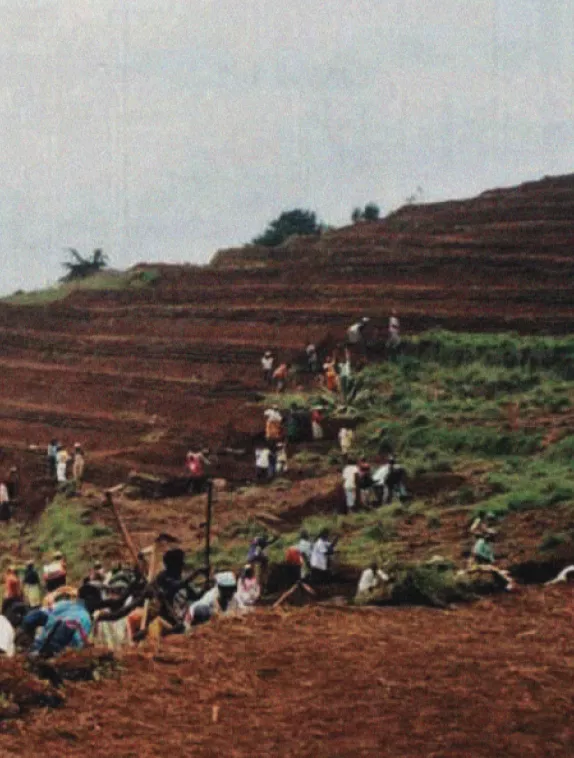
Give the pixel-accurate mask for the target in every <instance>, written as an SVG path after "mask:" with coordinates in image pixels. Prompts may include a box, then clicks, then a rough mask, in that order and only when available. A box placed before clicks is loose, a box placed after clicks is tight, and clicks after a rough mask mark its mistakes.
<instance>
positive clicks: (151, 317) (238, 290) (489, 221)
mask: <svg viewBox="0 0 574 758" xmlns="http://www.w3.org/2000/svg"><path fill="white" fill-rule="evenodd" d="M573 241H574V176H568V177H558V178H554V179H545V180H543V181H541V182H538V183H531V184H527V185H523V186H521V187H517V188H514V189H509V190H498V191H494V192H488V193H485V194H483V195H481V196H479V197H478V198H476V199H473V200H468V201H461V202H449V203H441V204H436V205H427V206H409V207H406V208H403V209H401V210H400V211H398V212H397V213H395V214H392V215H391V216H390V217H388V218H387V219H386V220H384V221H380V222H373V223H362V224H358V225H355V226H352V227H347V228H344V229H340V230H337V231H333V232H329V233H327V234H325V235H323V237H321V238H320V239H318V240H315V239H306V238H301V239H297V240H292V241H291V242H290V243H289V244H286V245H284V246H283V247H281V248H279V249H275V250H273V251H269V250H261V249H259V248H253V247H249V248H246V249H244V250H242V251H241V252H239V253H238V252H237V251H231V252H227V253H226V252H222V253H220V254H219V255H218V256H217V257H216V261H215V264H214V265H212V266H211V267H205V268H197V267H179V266H157V267H154V269H155V271H156V272H157V276H156V277H154V278H153V279H152V280H151V281H150V282H149V283H148V284H147V285H146V286H142V287H139V288H125V289H121V288H119V287H116V288H114V289H113V290H109V291H96V290H93V291H82V292H76V293H74V294H72V295H69V296H68V297H66V298H65V299H64V300H61V301H55V302H52V303H48V304H46V305H34V306H31V305H17V304H14V303H4V304H2V305H0V374H1V376H2V393H1V397H0V418H1V427H0V444H1V445H2V448H3V449H4V451H5V453H6V456H5V461H6V462H8V461H12V460H15V461H16V462H19V463H20V465H21V466H22V467H23V468H24V469H25V468H26V466H27V465H28V461H29V458H30V456H29V454H28V453H25V452H24V451H25V450H27V449H28V448H29V447H30V446H31V445H32V446H33V445H40V446H42V447H43V446H44V445H45V444H46V443H47V441H48V440H49V438H50V437H52V436H53V437H57V438H59V439H60V440H62V442H64V443H65V444H67V445H72V444H73V443H74V442H75V441H80V442H82V443H83V444H84V445H85V447H86V448H87V450H88V451H89V456H90V462H91V464H92V466H91V472H90V474H91V477H92V478H93V480H95V481H97V482H98V483H112V482H114V481H115V479H117V478H118V477H120V476H121V475H123V474H125V472H126V471H128V470H130V469H132V468H138V469H140V470H144V471H145V470H147V471H150V472H159V471H162V472H171V473H177V472H178V471H179V470H180V469H181V465H182V461H183V458H184V455H185V451H186V450H187V449H188V448H189V447H197V446H204V445H208V446H210V447H211V448H212V449H215V450H219V451H222V450H223V449H224V448H227V447H241V446H242V445H245V444H246V443H248V441H249V439H250V437H251V436H252V435H253V434H255V433H256V432H258V431H259V430H260V428H261V419H260V417H259V414H260V409H259V408H257V409H256V405H255V401H256V400H257V398H258V393H260V392H261V391H262V389H263V388H262V385H261V381H260V376H259V358H260V355H261V353H262V351H263V350H264V349H266V348H268V347H271V348H273V349H275V350H276V351H277V352H278V354H280V355H286V356H287V357H288V358H290V359H296V358H297V356H299V355H301V353H302V350H303V348H304V345H305V344H306V342H307V341H314V342H316V343H318V344H320V343H321V342H322V341H323V340H325V339H327V338H328V336H329V335H330V337H329V338H330V340H331V341H337V340H338V339H340V338H341V337H342V335H343V332H344V328H345V326H347V325H348V324H349V323H350V322H351V321H352V320H353V319H354V318H356V317H357V316H358V315H364V314H368V315H370V316H371V317H372V319H373V322H374V324H375V327H378V328H379V330H380V332H381V333H382V334H384V329H385V324H386V319H387V316H388V313H389V311H390V309H391V308H393V307H396V308H397V309H398V311H399V315H400V317H401V321H402V324H403V328H404V330H405V332H406V333H407V334H408V333H413V332H417V331H420V330H423V329H425V330H426V329H429V328H432V327H434V326H443V327H447V328H450V329H454V330H470V331H473V330H474V331H488V330H517V331H520V332H523V333H549V334H560V333H566V332H570V331H571V329H572V326H573V324H574V256H573V255H572V252H571V250H572V243H573ZM221 460H222V464H221V468H222V470H225V471H226V473H227V474H229V467H228V466H227V467H226V465H225V458H224V457H223V458H222V459H221ZM94 464H95V465H94Z"/></svg>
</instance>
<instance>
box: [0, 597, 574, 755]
mask: <svg viewBox="0 0 574 758" xmlns="http://www.w3.org/2000/svg"><path fill="white" fill-rule="evenodd" d="M571 632H572V620H571V591H570V590H569V589H568V588H563V589H552V590H540V589H537V590H525V591H524V592H523V593H522V594H521V595H519V596H506V597H504V598H497V599H496V601H481V602H480V603H477V604H476V605H474V606H471V607H463V608H459V609H458V610H457V611H456V612H443V611H431V610H427V609H421V608H419V609H408V610H401V609H397V608H388V609H381V610H374V609H371V610H353V609H344V608H343V609H341V608H333V607H320V608H319V607H315V608H307V609H303V610H296V611H291V612H288V613H283V612H282V613H279V612H272V611H269V610H263V611H257V612H256V613H255V614H254V615H253V616H251V617H248V618H246V619H235V620H233V619H222V620H221V621H218V622H213V623H212V624H210V625H208V626H206V627H203V628H199V629H198V630H197V631H196V632H195V633H194V634H193V635H192V637H191V638H189V639H181V638H180V639H177V640H176V639H173V640H172V641H166V642H165V643H164V644H163V646H162V650H161V651H160V652H159V655H157V656H155V657H152V656H151V655H145V654H144V653H142V652H137V653H130V654H128V655H127V656H126V659H125V667H124V670H123V673H122V675H121V686H118V682H117V681H114V680H111V681H110V680H107V681H102V682H99V683H95V684H69V685H67V686H66V695H67V702H66V705H65V707H64V708H63V709H61V710H56V711H53V712H51V713H50V714H49V715H48V714H46V712H44V711H36V712H35V713H34V714H32V715H30V716H29V717H28V718H26V719H25V720H23V721H7V722H5V723H4V724H3V725H2V727H1V731H0V752H1V754H2V756H6V758H8V757H9V756H21V757H22V758H33V757H34V758H35V757H36V756H38V755H42V756H45V758H73V757H74V758H75V757H76V756H78V758H79V756H85V755H87V754H88V755H90V756H91V757H92V758H100V757H101V758H104V756H105V758H109V756H112V755H113V756H118V758H120V756H121V758H131V757H132V756H133V757H134V758H135V756H137V757H138V758H152V756H153V757H154V758H155V756H159V755H170V756H173V758H180V757H182V758H183V756H192V755H193V756H197V757H198V758H199V757H200V756H205V757H206V758H207V756H210V757H211V756H213V757H214V758H215V756H217V757H218V758H219V757H220V756H234V757H235V758H243V756H250V757H251V756H257V757H258V758H264V757H266V756H278V757H281V758H283V757H285V758H287V756H297V758H307V757H309V758H311V756H312V757H313V758H333V757H334V756H337V758H363V757H364V758H366V757H367V756H368V757H369V758H371V757H372V758H375V757H377V758H379V757H383V756H389V758H390V757H392V758H397V756H401V758H414V757H415V756H421V758H422V757H423V756H424V757H425V758H428V757H429V756H435V757H436V758H438V757H439V756H441V757H445V758H446V756H448V757H449V758H468V756H473V758H487V757H488V758H493V757H494V756H506V757H507V758H543V756H553V757H554V758H559V757H560V758H562V757H564V758H566V756H570V755H572V749H573V748H574V728H573V726H572V719H571V716H572V707H573V704H574V703H573V698H572V688H571V684H572V667H573V665H574V646H573V644H572V634H571Z"/></svg>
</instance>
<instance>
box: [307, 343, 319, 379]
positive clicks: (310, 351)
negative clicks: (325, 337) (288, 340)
mask: <svg viewBox="0 0 574 758" xmlns="http://www.w3.org/2000/svg"><path fill="white" fill-rule="evenodd" d="M305 353H306V355H307V368H308V369H309V371H310V372H311V373H312V374H317V373H318V372H319V356H318V355H317V348H316V347H315V345H313V343H312V342H310V343H309V344H308V345H307V347H306V348H305Z"/></svg>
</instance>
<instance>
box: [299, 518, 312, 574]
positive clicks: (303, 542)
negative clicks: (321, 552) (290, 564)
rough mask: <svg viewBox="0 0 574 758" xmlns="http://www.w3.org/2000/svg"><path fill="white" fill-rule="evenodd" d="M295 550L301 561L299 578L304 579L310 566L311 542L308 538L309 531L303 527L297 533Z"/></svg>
mask: <svg viewBox="0 0 574 758" xmlns="http://www.w3.org/2000/svg"><path fill="white" fill-rule="evenodd" d="M297 550H298V551H299V554H300V555H301V559H302V561H303V563H302V564H301V579H304V578H305V577H306V576H308V575H309V571H310V568H311V554H312V552H313V544H312V542H311V540H310V539H309V532H307V531H306V530H305V529H303V531H302V532H301V534H300V535H299V542H298V543H297Z"/></svg>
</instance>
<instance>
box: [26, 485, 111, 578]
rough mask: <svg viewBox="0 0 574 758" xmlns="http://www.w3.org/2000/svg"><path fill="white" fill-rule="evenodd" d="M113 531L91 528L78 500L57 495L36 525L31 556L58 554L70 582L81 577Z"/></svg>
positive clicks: (98, 527)
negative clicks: (63, 556)
mask: <svg viewBox="0 0 574 758" xmlns="http://www.w3.org/2000/svg"><path fill="white" fill-rule="evenodd" d="M114 535H115V532H113V530H111V529H108V528H107V527H106V526H102V525H100V524H93V523H92V521H91V514H90V512H89V511H87V510H86V509H85V508H84V507H83V505H82V503H81V501H80V500H69V499H67V498H66V497H65V496H63V495H56V497H55V498H54V500H53V501H52V503H51V504H50V505H49V506H48V507H47V508H46V510H45V511H44V513H43V514H42V516H41V518H40V521H39V522H38V525H37V528H36V531H35V535H34V539H33V543H32V545H31V547H32V549H33V550H34V552H37V553H40V554H41V555H42V556H46V555H49V554H50V553H51V552H53V551H54V550H61V551H62V552H63V553H64V555H65V556H66V558H67V561H68V570H69V578H70V579H71V580H73V581H78V580H79V579H81V578H82V577H84V576H85V575H86V573H87V571H88V570H89V568H90V566H91V565H92V563H93V560H94V558H95V557H96V556H97V555H98V553H99V551H100V549H101V548H102V547H103V546H104V544H105V540H106V538H111V537H113V536H114Z"/></svg>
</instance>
